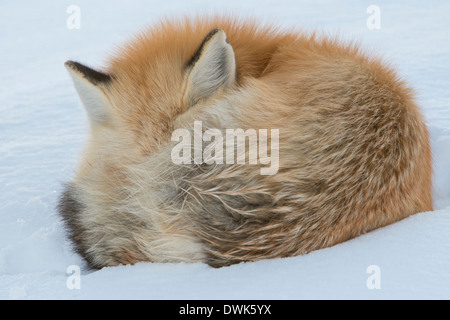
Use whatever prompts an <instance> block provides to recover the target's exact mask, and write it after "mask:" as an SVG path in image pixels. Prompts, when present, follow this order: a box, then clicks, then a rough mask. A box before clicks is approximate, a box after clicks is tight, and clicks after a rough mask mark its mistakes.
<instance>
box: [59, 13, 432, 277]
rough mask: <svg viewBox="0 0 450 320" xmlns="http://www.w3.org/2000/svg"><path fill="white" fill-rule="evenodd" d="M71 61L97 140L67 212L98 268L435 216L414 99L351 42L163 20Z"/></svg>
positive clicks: (261, 247)
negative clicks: (106, 50)
mask: <svg viewBox="0 0 450 320" xmlns="http://www.w3.org/2000/svg"><path fill="white" fill-rule="evenodd" d="M65 66H66V68H67V70H68V71H69V74H70V75H71V77H72V79H73V82H74V85H75V88H76V90H77V92H78V95H79V97H80V99H81V101H82V103H83V105H84V107H85V109H86V111H87V115H88V118H89V121H90V128H91V132H90V139H89V142H88V145H87V147H86V149H85V151H84V153H83V155H82V161H81V163H80V165H79V166H78V168H77V171H76V175H75V177H74V179H73V181H72V182H70V183H68V184H67V185H66V186H65V190H64V192H63V193H62V195H61V199H60V202H59V205H58V210H59V212H60V215H61V216H62V219H63V221H64V222H65V226H66V227H67V229H68V233H69V237H70V239H71V240H72V242H73V244H74V247H75V249H76V251H77V252H78V253H79V254H80V255H81V256H82V257H83V258H84V259H85V260H86V262H87V264H88V265H89V266H90V267H91V268H102V267H104V266H115V265H119V264H134V263H136V262H139V261H151V262H204V263H206V264H208V265H210V266H213V267H222V266H228V265H232V264H235V263H240V262H247V261H258V260H261V259H270V258H279V257H290V256H296V255H301V254H306V253H308V252H311V251H312V250H318V249H321V248H326V247H330V246H333V245H335V244H338V243H341V242H343V241H346V240H349V239H352V238H354V237H356V236H358V235H361V234H363V233H366V232H368V231H371V230H374V229H376V228H379V227H382V226H386V225H388V224H391V223H393V222H396V221H398V220H400V219H403V218H405V217H408V216H410V215H412V214H415V213H418V212H422V211H429V210H432V197H431V174H432V167H431V152H430V145H429V136H428V131H427V128H426V126H425V124H424V120H423V116H422V115H421V112H420V110H419V108H418V106H417V105H416V103H415V101H414V96H413V93H412V90H411V89H410V88H409V87H408V85H407V84H406V83H405V82H404V81H402V80H401V79H400V78H399V76H398V75H397V74H396V72H395V71H394V70H392V68H391V67H389V66H387V65H385V64H384V63H383V62H382V61H381V60H380V59H378V58H377V57H372V56H369V55H367V54H365V53H364V52H362V50H361V49H360V48H359V47H358V46H357V45H355V44H346V43H343V41H340V40H338V39H334V38H330V37H325V36H319V35H316V34H304V33H301V32H297V31H295V30H283V29H281V28H278V27H275V26H269V25H259V24H258V22H257V21H254V20H251V19H242V18H234V17H225V16H212V17H196V18H184V19H179V20H170V19H168V20H163V21H161V22H159V23H158V24H157V25H155V26H153V27H151V28H149V29H148V30H146V31H145V32H142V33H140V34H137V35H136V36H135V37H134V38H133V39H131V40H130V41H129V42H128V43H127V44H125V45H123V46H122V47H121V48H119V49H118V50H117V52H116V53H114V54H113V55H112V56H111V57H110V59H109V62H108V63H107V65H106V66H105V67H104V68H103V69H101V70H94V69H92V68H90V67H87V66H85V65H82V64H80V63H78V62H74V61H67V62H66V63H65ZM196 128H197V129H198V128H199V129H198V130H197V129H196ZM180 130H181V131H180ZM183 130H184V131H183ZM230 130H235V131H234V133H236V135H235V136H231V138H229V135H228V134H229V133H230V132H232V131H230ZM238 130H240V131H239V132H241V133H242V132H244V130H245V132H244V136H240V137H241V138H242V137H243V140H241V144H240V145H241V146H242V141H244V142H243V144H244V146H245V147H247V145H250V142H251V141H253V142H255V141H256V142H255V144H254V145H253V146H256V147H255V148H253V149H252V148H250V147H248V148H247V149H244V151H243V152H242V151H241V152H240V153H239V152H238V147H236V146H233V145H231V147H230V146H229V145H228V142H230V141H231V142H233V141H235V138H237V139H238V138H239V137H237V136H238V134H237V132H238ZM175 132H177V133H178V134H175ZM180 132H181V134H180ZM213 138H214V139H213ZM180 140H181V142H180ZM196 141H197V142H198V143H196ZM261 141H262V142H261ZM206 142H210V143H206ZM225 142H227V144H226V143H225ZM270 144H272V145H271V147H270V148H269V147H267V146H268V145H270ZM255 150H256V151H255ZM235 151H236V152H235ZM255 152H256V157H255V155H254V153H255ZM178 156H179V157H178ZM197 156H199V157H197ZM240 156H241V160H245V161H238V160H236V159H237V157H240ZM177 157H178V158H177ZM224 159H225V160H224ZM247 159H248V160H247ZM252 159H253V162H252ZM227 160H229V161H227ZM233 160H234V161H233ZM269 160H270V161H269ZM269 162H271V163H269ZM269 165H270V168H271V170H268V171H267V172H266V173H264V172H263V171H262V169H269ZM269 171H270V172H269Z"/></svg>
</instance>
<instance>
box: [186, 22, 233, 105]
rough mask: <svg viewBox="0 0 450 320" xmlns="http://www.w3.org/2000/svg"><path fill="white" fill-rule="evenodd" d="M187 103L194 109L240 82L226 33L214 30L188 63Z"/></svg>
mask: <svg viewBox="0 0 450 320" xmlns="http://www.w3.org/2000/svg"><path fill="white" fill-rule="evenodd" d="M186 70H187V75H186V80H185V88H186V89H185V93H184V98H183V99H184V102H185V104H186V105H187V106H192V105H194V104H196V103H197V102H199V101H200V100H202V99H206V98H208V97H210V96H212V95H213V94H214V93H215V92H217V91H218V90H219V89H221V88H225V87H229V86H231V85H232V84H233V83H234V82H235V80H236V60H235V56H234V51H233V48H232V47H231V45H230V44H229V43H228V42H227V38H226V35H225V32H223V31H222V30H221V29H214V30H212V31H211V32H210V33H209V34H208V35H207V36H206V38H205V39H204V40H203V42H202V44H201V45H200V48H199V49H198V50H197V52H196V53H195V54H194V56H193V57H192V58H191V60H190V61H189V62H188V64H187V67H186Z"/></svg>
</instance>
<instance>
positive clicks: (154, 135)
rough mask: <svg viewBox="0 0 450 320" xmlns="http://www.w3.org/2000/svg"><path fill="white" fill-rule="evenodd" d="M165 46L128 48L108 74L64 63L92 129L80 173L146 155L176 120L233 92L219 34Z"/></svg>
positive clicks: (230, 65)
mask: <svg viewBox="0 0 450 320" xmlns="http://www.w3.org/2000/svg"><path fill="white" fill-rule="evenodd" d="M172 40H173V39H172ZM152 43H156V42H152ZM168 43H169V42H168V40H166V41H164V42H163V43H160V44H159V47H157V48H151V49H150V50H147V49H148V48H135V47H133V45H130V47H128V48H126V49H125V52H124V54H122V55H121V56H120V57H118V58H116V59H113V61H112V63H111V65H110V67H109V68H108V70H107V71H99V70H94V69H92V68H90V67H87V66H85V65H83V64H81V63H78V62H74V61H67V62H66V63H65V67H66V68H67V70H68V71H69V74H70V76H71V77H72V80H73V83H74V85H75V88H76V91H77V93H78V95H79V97H80V99H81V102H82V103H83V105H84V108H85V109H86V111H87V115H88V118H89V122H90V125H91V140H90V146H91V147H90V148H89V147H88V152H86V156H87V159H85V161H84V163H85V164H87V163H88V164H89V166H86V165H85V166H82V168H80V169H81V172H83V171H86V170H88V169H89V168H88V167H92V165H93V164H94V163H98V162H99V161H100V162H101V161H103V160H105V159H106V158H107V159H108V161H111V162H113V163H112V165H114V162H116V164H117V162H123V161H124V159H123V157H126V158H129V159H131V158H133V156H139V155H141V156H142V155H145V154H147V153H151V152H152V151H154V150H155V149H156V148H157V147H158V146H159V145H161V144H164V142H165V141H168V140H170V134H171V132H172V131H173V127H174V122H175V121H176V119H177V117H178V116H179V115H181V114H183V113H185V112H187V111H188V110H190V109H193V108H196V107H197V106H198V105H201V104H204V103H205V102H207V101H208V100H209V99H212V98H217V97H219V96H220V95H223V94H224V93H225V92H226V91H227V90H228V89H230V88H232V87H233V85H234V83H235V82H236V60H235V55H234V51H233V48H232V46H231V45H230V44H229V43H228V42H227V38H226V34H225V32H224V31H223V30H221V29H218V28H215V29H213V30H211V31H210V32H209V33H208V34H207V35H205V37H204V38H203V40H202V41H201V42H199V43H197V44H196V48H195V47H194V46H193V45H192V44H191V45H184V44H183V45H184V47H178V50H176V49H177V48H163V46H164V45H168ZM137 44H140V45H141V46H145V42H144V43H143V42H139V43H137ZM171 45H172V46H174V45H175V46H176V45H180V43H176V42H175V43H174V42H172V43H171ZM194 48H195V49H194ZM173 49H175V50H173ZM177 51H181V52H177ZM124 150H127V151H126V152H125V154H124Z"/></svg>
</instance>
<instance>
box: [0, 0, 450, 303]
mask: <svg viewBox="0 0 450 320" xmlns="http://www.w3.org/2000/svg"><path fill="white" fill-rule="evenodd" d="M406 3H407V4H406ZM70 5H77V6H78V7H79V8H80V10H81V11H80V12H81V20H80V22H81V24H80V26H81V28H80V29H73V30H71V29H68V28H67V26H66V20H67V19H68V17H69V15H70V14H68V13H67V12H66V10H67V8H68V7H69V6H70ZM370 5H377V6H378V7H379V8H380V10H381V11H380V13H381V14H380V21H381V29H374V30H370V29H369V28H368V27H367V25H366V21H367V19H368V18H369V17H370V14H368V13H367V12H366V10H367V8H368V7H369V6H370ZM217 11H226V12H237V13H241V14H245V13H248V14H251V15H253V16H257V17H261V18H262V19H263V20H266V21H271V20H273V21H276V22H278V23H282V24H284V25H286V26H302V27H304V28H305V29H306V30H312V29H315V28H319V29H321V30H324V31H326V32H327V33H330V34H341V35H343V36H344V37H345V38H348V39H357V40H360V41H361V42H362V43H363V45H364V46H365V47H366V48H368V49H369V50H370V51H372V52H376V53H383V54H384V56H385V57H386V58H387V59H388V60H389V61H392V62H393V64H394V65H395V66H397V67H398V69H399V70H400V73H401V74H402V75H403V76H404V77H405V78H406V79H408V81H409V83H410V84H412V85H413V86H414V87H415V88H416V89H417V94H418V101H419V103H420V105H421V107H422V110H423V112H424V114H425V116H426V121H427V125H428V127H429V129H430V132H431V135H432V148H433V154H434V168H435V176H434V198H435V211H434V212H426V213H421V214H417V215H415V216H412V217H410V218H408V219H405V220H403V221H401V222H398V223H396V224H394V225H390V226H388V227H386V228H382V229H379V230H376V231H374V232H371V233H369V234H366V235H364V236H361V237H359V238H356V239H353V240H351V241H348V242H346V243H343V244H340V245H337V246H335V247H332V248H328V249H324V250H320V251H316V252H313V253H311V254H308V255H306V256H300V257H294V258H288V259H276V260H266V261H261V262H258V263H245V264H240V265H235V266H232V267H228V268H222V269H212V268H210V267H208V266H206V265H203V264H152V263H140V264H137V265H135V266H121V267H116V268H105V269H103V270H101V271H97V272H90V271H86V270H84V269H82V270H81V277H80V278H79V280H80V281H79V282H76V281H75V280H77V278H76V277H75V276H76V274H72V273H67V270H68V268H69V266H71V265H75V266H83V264H82V261H81V259H80V258H79V257H78V256H77V255H76V254H74V253H73V252H72V251H71V248H70V245H69V244H68V242H67V241H66V238H65V234H64V231H63V229H62V225H61V222H60V220H59V218H58V216H57V214H56V211H55V205H56V203H57V199H58V195H59V193H60V191H61V185H62V183H63V182H65V181H67V180H69V179H70V178H71V177H72V175H73V169H74V167H75V164H76V162H77V157H78V155H79V152H80V150H81V147H82V145H83V143H84V140H85V139H86V132H87V122H86V118H85V114H84V111H83V109H82V107H81V105H80V103H79V100H78V98H77V96H76V94H75V91H74V89H73V87H72V83H71V82H70V79H69V76H68V75H67V73H66V71H65V69H64V67H63V63H64V61H65V60H68V59H74V60H79V61H81V62H85V63H87V64H89V65H93V66H95V65H100V64H101V63H102V62H103V61H104V60H103V59H104V58H105V57H106V56H107V53H108V52H110V51H111V50H112V49H113V48H114V46H115V45H117V44H120V43H121V42H123V41H124V40H126V39H127V37H128V36H129V35H130V34H132V33H134V32H136V31H137V30H139V29H140V28H141V27H143V26H144V25H147V24H151V23H152V22H154V21H156V20H158V19H159V18H161V17H165V16H167V15H171V16H178V15H181V14H189V13H197V12H217ZM448 12H450V3H449V2H446V1H438V0H435V1H426V2H425V1H408V2H405V4H403V5H400V4H392V3H391V1H369V2H364V1H342V3H338V2H333V1H293V0H292V1H270V0H258V1H256V0H253V1H242V0H226V1H223V2H219V1H181V0H178V1H170V0H166V1H153V2H151V1H143V0H133V1H95V2H93V1H87V0H83V1H82V0H74V1H72V0H71V1H61V0H54V1H50V0H45V1H31V0H30V1H20V2H19V1H2V2H0V299H72V298H75V299H120V298H125V299H144V298H145V299H325V298H326V299H348V298H353V299H420V298H425V299H449V298H450V32H449V31H450V20H449V19H448ZM371 266H375V269H373V267H371ZM69 270H70V269H69ZM72 280H74V281H72ZM377 280H379V282H377ZM76 284H80V287H79V289H77V288H75V289H70V288H71V287H73V285H76ZM374 285H375V286H376V285H379V287H377V288H374V289H370V288H372V287H373V286H374Z"/></svg>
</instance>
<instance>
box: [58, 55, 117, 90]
mask: <svg viewBox="0 0 450 320" xmlns="http://www.w3.org/2000/svg"><path fill="white" fill-rule="evenodd" d="M64 66H65V67H66V68H70V69H72V70H74V71H76V72H79V73H81V74H82V75H83V76H84V77H85V78H86V79H87V80H89V81H90V82H92V83H93V84H99V83H104V84H106V83H108V82H110V81H111V76H110V75H109V74H106V73H103V72H100V71H97V70H94V69H92V68H90V67H87V66H85V65H83V64H81V63H79V62H76V61H72V60H67V61H66V62H64Z"/></svg>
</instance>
